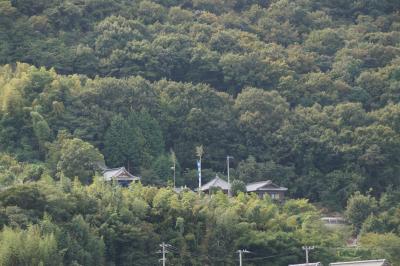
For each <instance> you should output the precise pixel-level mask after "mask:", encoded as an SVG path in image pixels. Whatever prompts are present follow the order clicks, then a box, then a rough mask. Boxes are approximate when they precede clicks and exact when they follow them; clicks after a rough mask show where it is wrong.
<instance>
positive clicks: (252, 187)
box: [246, 180, 288, 201]
mask: <svg viewBox="0 0 400 266" xmlns="http://www.w3.org/2000/svg"><path fill="white" fill-rule="evenodd" d="M246 190H247V192H248V193H256V194H257V195H258V196H259V197H260V198H263V197H264V195H265V194H267V195H269V196H270V197H271V199H273V200H279V201H283V200H284V199H285V193H286V191H287V190H288V189H287V188H285V187H281V186H278V185H277V184H275V183H273V182H272V181H271V180H266V181H259V182H254V183H250V184H247V185H246Z"/></svg>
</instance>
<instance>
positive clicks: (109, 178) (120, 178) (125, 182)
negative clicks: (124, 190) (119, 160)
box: [103, 167, 140, 186]
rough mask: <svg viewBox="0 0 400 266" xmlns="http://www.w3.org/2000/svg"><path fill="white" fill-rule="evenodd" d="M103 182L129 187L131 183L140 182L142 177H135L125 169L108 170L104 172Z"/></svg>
mask: <svg viewBox="0 0 400 266" xmlns="http://www.w3.org/2000/svg"><path fill="white" fill-rule="evenodd" d="M103 180H104V181H106V182H113V181H115V182H117V183H118V184H119V185H121V186H129V184H130V183H132V182H136V181H139V180H140V177H138V176H134V175H132V174H131V173H129V172H128V170H126V169H125V167H120V168H111V169H110V168H107V169H104V170H103Z"/></svg>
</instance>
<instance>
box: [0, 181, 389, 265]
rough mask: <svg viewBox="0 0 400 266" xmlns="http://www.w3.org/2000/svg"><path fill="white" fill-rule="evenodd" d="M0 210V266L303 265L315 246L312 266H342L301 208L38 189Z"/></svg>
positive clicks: (293, 203) (336, 240)
mask: <svg viewBox="0 0 400 266" xmlns="http://www.w3.org/2000/svg"><path fill="white" fill-rule="evenodd" d="M65 181H66V180H65ZM0 203H1V205H0V217H1V220H0V225H1V226H3V230H2V231H1V233H0V244H1V245H0V246H1V248H0V265H61V264H63V265H87V266H89V265H157V263H158V259H159V258H160V255H159V254H157V253H156V251H157V250H158V249H159V246H158V244H159V243H161V242H162V241H165V242H167V243H169V244H171V245H173V248H170V249H169V250H170V253H168V256H167V258H168V265H199V266H200V265H235V264H236V263H237V254H236V253H235V251H236V250H237V249H239V248H247V249H250V250H251V251H252V252H254V253H252V254H246V259H245V262H246V265H253V266H255V265H260V266H261V265H264V266H265V265H271V266H275V265H287V264H288V263H294V262H299V261H302V260H303V256H304V254H303V252H302V250H301V249H300V247H301V245H302V244H315V245H318V249H317V250H315V252H313V253H312V255H311V258H312V259H313V260H320V261H323V262H329V261H334V260H340V259H341V258H342V256H341V255H340V252H339V251H340V250H341V249H340V248H339V247H340V246H341V245H342V244H343V243H344V240H343V238H342V237H341V236H340V235H339V234H336V233H334V232H333V231H330V230H328V229H327V228H325V227H324V226H323V225H322V224H321V221H320V220H319V217H320V216H319V213H318V212H317V211H316V209H315V207H313V206H312V205H311V204H309V203H308V202H307V201H306V200H289V201H287V202H286V203H285V204H284V205H275V204H274V203H272V202H271V200H269V199H268V198H266V199H263V200H261V199H259V198H258V197H257V196H255V195H253V196H248V195H245V194H243V193H241V194H239V195H238V196H237V197H235V198H228V197H227V196H226V195H224V194H223V193H221V192H217V193H216V194H214V195H212V196H211V197H210V196H208V195H202V196H199V195H198V194H197V193H194V192H191V191H188V192H183V193H181V194H176V193H175V192H173V191H172V189H170V188H161V189H157V188H155V187H143V186H142V185H140V184H137V185H133V186H131V187H129V188H120V187H113V186H112V185H110V184H104V183H103V182H97V181H95V182H94V183H93V184H91V185H89V186H82V185H81V184H80V183H79V181H75V182H72V183H71V182H57V183H55V182H54V181H46V182H45V181H39V182H32V183H27V184H22V185H16V186H14V187H12V188H9V189H7V190H4V191H1V192H0ZM322 236H323V237H322ZM372 251H374V249H371V252H369V254H357V255H354V256H364V257H365V258H369V257H371V256H372V254H371V253H372ZM389 252H390V251H389ZM265 257H268V259H266V258H265Z"/></svg>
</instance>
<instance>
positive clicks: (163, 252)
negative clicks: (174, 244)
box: [158, 242, 170, 266]
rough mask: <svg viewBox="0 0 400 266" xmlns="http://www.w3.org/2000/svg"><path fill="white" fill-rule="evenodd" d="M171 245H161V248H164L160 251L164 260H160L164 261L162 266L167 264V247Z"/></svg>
mask: <svg viewBox="0 0 400 266" xmlns="http://www.w3.org/2000/svg"><path fill="white" fill-rule="evenodd" d="M169 246H170V245H168V244H165V243H164V242H162V243H161V244H160V247H161V248H162V250H161V251H158V253H162V259H160V261H162V265H163V266H165V263H166V261H167V258H166V257H165V254H167V253H168V250H167V249H166V248H167V247H169Z"/></svg>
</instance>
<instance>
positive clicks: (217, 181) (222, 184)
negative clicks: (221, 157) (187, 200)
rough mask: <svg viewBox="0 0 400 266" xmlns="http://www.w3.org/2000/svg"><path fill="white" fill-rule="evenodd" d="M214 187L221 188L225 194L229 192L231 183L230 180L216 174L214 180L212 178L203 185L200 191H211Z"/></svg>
mask: <svg viewBox="0 0 400 266" xmlns="http://www.w3.org/2000/svg"><path fill="white" fill-rule="evenodd" d="M212 188H216V189H220V190H222V192H224V193H225V194H228V191H229V189H230V188H231V185H230V184H228V182H226V181H225V180H223V179H222V178H219V176H218V175H217V176H215V178H214V179H213V180H211V181H210V182H208V183H206V184H205V185H203V186H201V188H200V191H202V192H204V193H210V191H211V190H212Z"/></svg>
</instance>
